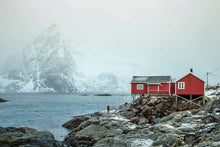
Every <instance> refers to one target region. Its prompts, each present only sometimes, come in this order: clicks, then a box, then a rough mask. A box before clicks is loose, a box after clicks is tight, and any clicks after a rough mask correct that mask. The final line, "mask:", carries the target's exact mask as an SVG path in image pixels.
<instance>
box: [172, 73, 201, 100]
mask: <svg viewBox="0 0 220 147" xmlns="http://www.w3.org/2000/svg"><path fill="white" fill-rule="evenodd" d="M204 83H205V82H204V81H203V80H201V79H199V78H198V77H196V76H195V75H193V74H192V73H189V74H187V75H186V76H184V77H183V78H181V79H179V80H178V81H176V86H175V89H176V95H182V96H187V95H197V96H199V95H204Z"/></svg>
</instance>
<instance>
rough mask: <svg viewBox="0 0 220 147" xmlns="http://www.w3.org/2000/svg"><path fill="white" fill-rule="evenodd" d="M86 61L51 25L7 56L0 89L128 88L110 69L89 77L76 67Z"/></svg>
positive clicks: (89, 90)
mask: <svg viewBox="0 0 220 147" xmlns="http://www.w3.org/2000/svg"><path fill="white" fill-rule="evenodd" d="M80 54H81V55H83V54H84V53H81V52H80ZM83 56H84V55H83ZM75 61H77V62H75ZM84 62H86V63H85V64H79V63H84ZM88 62H93V61H87V60H85V61H83V59H82V58H81V57H79V56H77V55H76V52H74V51H73V50H72V49H71V48H70V47H68V46H67V45H66V43H65V41H64V40H63V39H62V36H61V33H60V31H59V29H58V27H57V26H56V25H52V26H50V27H49V28H47V29H46V30H45V31H44V32H43V33H41V34H40V35H39V36H38V37H37V38H36V39H35V40H34V41H33V42H32V43H30V44H28V45H27V46H26V47H24V49H23V50H22V52H21V53H19V54H18V55H15V56H13V57H11V58H9V60H8V62H7V64H6V68H5V69H7V70H5V72H4V73H3V74H1V75H0V92H75V91H78V92H102V93H103V92H105V93H108V92H110V93H117V92H122V91H127V90H128V89H127V87H126V86H127V84H128V83H126V82H127V81H123V80H122V79H120V78H119V77H116V76H115V75H114V74H113V73H108V72H104V71H103V73H100V74H99V75H98V76H97V77H91V76H89V75H88V74H89V73H87V72H86V73H82V71H80V70H78V69H77V65H78V64H79V67H80V68H82V66H83V65H84V66H86V67H88V65H87V63H88ZM86 67H85V68H86ZM125 85H126V86H125Z"/></svg>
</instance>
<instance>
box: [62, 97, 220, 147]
mask: <svg viewBox="0 0 220 147" xmlns="http://www.w3.org/2000/svg"><path fill="white" fill-rule="evenodd" d="M137 101H139V102H137ZM137 101H136V102H135V103H134V104H125V105H122V106H120V107H118V108H115V109H112V110H111V111H110V114H107V113H106V111H100V112H96V113H93V114H87V115H81V116H77V117H74V118H73V119H72V120H70V121H69V122H67V123H65V124H64V125H63V127H66V128H68V129H70V130H71V132H70V133H69V134H68V136H66V138H65V140H64V143H65V144H66V145H68V146H95V147H100V146H103V147H105V146H106V147H107V146H122V147H123V146H124V147H127V146H128V147H133V146H144V147H146V146H167V147H169V146H170V147H171V146H201V147H205V146H216V147H217V146H220V124H218V120H217V118H215V117H213V116H212V115H211V114H212V113H213V110H214V109H218V108H220V107H219V105H220V98H219V97H218V98H216V99H215V100H214V101H213V102H210V103H209V105H207V108H206V111H205V110H203V109H193V110H186V111H178V112H173V110H172V108H173V107H172V106H173V102H171V101H169V100H165V99H155V100H147V99H146V100H145V99H143V98H142V99H139V100H137ZM168 105H170V107H169V106H168ZM152 110H153V112H152ZM150 112H152V113H150ZM149 115H150V116H149ZM217 115H218V114H217ZM153 116H155V117H153Z"/></svg>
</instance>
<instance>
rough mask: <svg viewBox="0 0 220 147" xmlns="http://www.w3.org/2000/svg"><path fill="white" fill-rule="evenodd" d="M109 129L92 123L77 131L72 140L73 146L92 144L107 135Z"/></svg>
mask: <svg viewBox="0 0 220 147" xmlns="http://www.w3.org/2000/svg"><path fill="white" fill-rule="evenodd" d="M107 132H108V129H107V128H105V127H104V126H99V125H94V124H91V125H89V126H88V127H86V128H84V129H82V130H81V131H79V132H77V133H76V134H75V136H74V137H72V138H71V140H70V145H71V146H92V145H93V144H95V143H96V142H97V141H98V140H100V139H102V138H104V137H106V134H107Z"/></svg>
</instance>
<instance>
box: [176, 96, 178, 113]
mask: <svg viewBox="0 0 220 147" xmlns="http://www.w3.org/2000/svg"><path fill="white" fill-rule="evenodd" d="M177 107H178V97H177V96H176V110H177Z"/></svg>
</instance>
